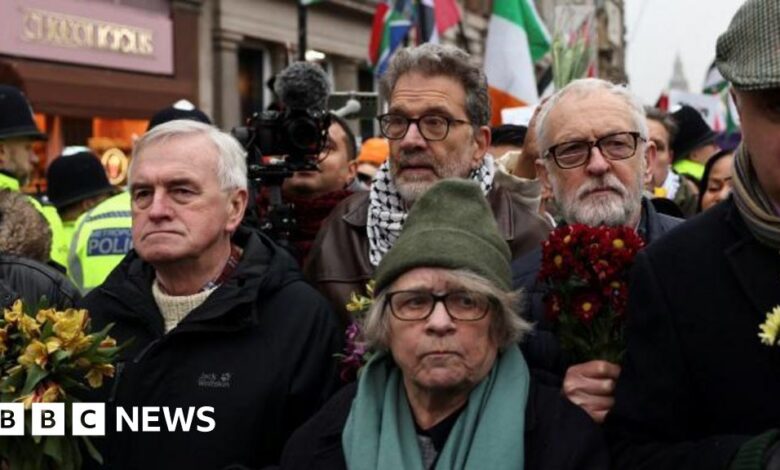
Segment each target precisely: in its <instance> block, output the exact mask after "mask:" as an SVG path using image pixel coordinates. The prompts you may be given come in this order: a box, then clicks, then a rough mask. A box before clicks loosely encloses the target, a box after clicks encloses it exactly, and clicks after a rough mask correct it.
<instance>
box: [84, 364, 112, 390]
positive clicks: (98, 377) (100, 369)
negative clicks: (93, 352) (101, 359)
mask: <svg viewBox="0 0 780 470" xmlns="http://www.w3.org/2000/svg"><path fill="white" fill-rule="evenodd" d="M113 376H114V366H112V365H111V364H95V365H94V366H92V369H90V370H89V372H87V375H86V377H87V382H89V386H90V387H92V388H100V387H102V386H103V377H113Z"/></svg>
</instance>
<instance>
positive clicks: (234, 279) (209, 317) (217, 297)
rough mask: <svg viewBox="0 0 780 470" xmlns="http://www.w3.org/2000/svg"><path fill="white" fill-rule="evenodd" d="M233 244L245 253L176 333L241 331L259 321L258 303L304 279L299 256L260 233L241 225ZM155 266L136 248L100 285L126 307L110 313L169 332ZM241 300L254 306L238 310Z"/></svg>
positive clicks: (108, 294) (155, 329)
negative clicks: (156, 296)
mask: <svg viewBox="0 0 780 470" xmlns="http://www.w3.org/2000/svg"><path fill="white" fill-rule="evenodd" d="M233 243H235V244H236V245H238V246H240V247H241V248H242V249H243V255H242V257H241V261H240V262H239V264H238V266H237V267H236V270H235V271H234V273H233V275H231V277H230V278H229V279H228V280H227V281H226V282H225V283H223V284H222V285H221V286H219V287H218V288H217V290H215V291H214V292H213V293H212V294H211V295H210V296H209V297H208V298H207V299H206V301H205V302H204V303H203V304H201V305H200V306H199V307H198V308H196V309H195V310H193V311H192V312H191V313H190V314H189V315H187V316H186V317H185V318H184V319H183V320H182V321H181V323H180V324H179V325H178V326H177V327H176V328H175V329H174V330H172V331H171V333H169V334H172V333H182V332H189V331H212V332H214V331H236V330H240V329H243V328H247V327H249V326H251V325H253V324H256V323H257V318H256V317H255V312H256V308H255V306H256V304H257V302H259V301H261V300H260V299H262V298H263V297H267V296H270V295H272V293H273V292H275V291H277V290H278V289H280V288H281V287H283V286H284V285H286V284H288V283H290V282H293V281H296V280H299V279H301V278H302V276H301V274H300V271H299V270H298V268H297V266H296V265H295V261H294V260H293V259H292V258H291V257H290V256H289V255H287V254H286V253H285V252H283V251H282V250H281V249H280V248H278V247H277V246H276V245H275V244H274V243H273V242H271V241H270V240H269V239H268V238H267V237H265V236H264V235H261V234H260V233H258V232H256V231H254V230H251V229H247V228H239V229H238V231H237V232H236V234H235V235H234V236H233ZM153 280H154V268H153V267H152V266H151V265H150V264H148V263H146V262H145V261H143V260H142V259H141V258H140V257H139V256H138V254H137V253H136V252H135V251H134V250H131V251H130V253H128V255H127V256H126V257H125V259H124V260H123V261H122V263H121V264H120V265H119V267H117V269H116V270H115V271H114V272H113V273H112V274H111V276H109V278H108V280H106V282H105V283H104V284H103V285H102V286H101V287H100V288H99V289H100V291H101V292H102V293H104V294H105V295H107V296H110V297H111V298H113V299H115V300H116V301H117V302H118V303H120V304H122V305H123V306H124V307H125V308H124V309H119V310H117V311H114V312H111V313H112V315H116V316H121V317H123V318H125V319H126V320H129V321H135V322H141V323H144V324H145V325H146V327H147V328H148V329H150V330H151V331H153V332H154V333H155V334H156V335H158V336H162V335H163V334H164V331H165V330H164V325H163V319H162V315H161V314H160V312H159V308H158V307H157V304H156V303H155V301H154V297H153V296H152V291H151V286H152V281H153ZM242 304H249V305H251V307H249V308H241V309H237V308H236V307H237V306H239V305H242Z"/></svg>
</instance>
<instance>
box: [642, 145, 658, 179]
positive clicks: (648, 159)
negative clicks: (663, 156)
mask: <svg viewBox="0 0 780 470" xmlns="http://www.w3.org/2000/svg"><path fill="white" fill-rule="evenodd" d="M657 152H658V148H657V147H656V146H655V142H653V141H652V140H648V141H647V143H646V144H645V174H644V183H645V187H648V186H649V185H651V184H652V181H653V167H654V166H655V161H656V159H657V158H658V153H657Z"/></svg>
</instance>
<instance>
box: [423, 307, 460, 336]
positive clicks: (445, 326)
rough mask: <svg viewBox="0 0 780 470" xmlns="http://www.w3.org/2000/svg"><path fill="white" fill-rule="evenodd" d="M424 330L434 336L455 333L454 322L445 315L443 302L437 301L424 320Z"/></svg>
mask: <svg viewBox="0 0 780 470" xmlns="http://www.w3.org/2000/svg"><path fill="white" fill-rule="evenodd" d="M425 330H426V331H427V332H428V333H429V334H431V335H434V336H445V335H447V334H450V333H452V332H453V331H455V321H454V320H453V319H452V317H450V314H449V313H447V309H446V307H445V306H444V301H443V300H437V301H436V303H435V304H434V305H433V312H431V314H430V316H429V317H428V319H427V320H426V324H425Z"/></svg>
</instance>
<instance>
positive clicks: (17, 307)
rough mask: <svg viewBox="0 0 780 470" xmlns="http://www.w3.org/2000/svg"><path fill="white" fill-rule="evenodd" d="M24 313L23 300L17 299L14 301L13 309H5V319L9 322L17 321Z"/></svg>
mask: <svg viewBox="0 0 780 470" xmlns="http://www.w3.org/2000/svg"><path fill="white" fill-rule="evenodd" d="M23 315H24V312H22V301H21V300H17V301H16V302H14V304H13V305H12V306H11V309H10V310H9V309H5V312H4V315H3V317H4V318H5V321H7V322H8V323H16V322H18V321H19V319H20V318H22V316H23Z"/></svg>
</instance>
